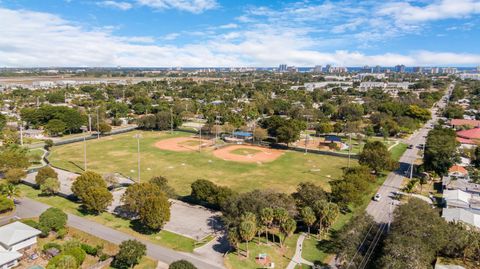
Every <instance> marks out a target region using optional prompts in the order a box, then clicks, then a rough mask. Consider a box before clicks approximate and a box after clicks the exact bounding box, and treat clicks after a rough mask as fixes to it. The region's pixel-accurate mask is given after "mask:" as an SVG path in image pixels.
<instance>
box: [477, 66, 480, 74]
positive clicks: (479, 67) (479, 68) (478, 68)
mask: <svg viewBox="0 0 480 269" xmlns="http://www.w3.org/2000/svg"><path fill="white" fill-rule="evenodd" d="M477 72H478V73H480V65H479V66H477Z"/></svg>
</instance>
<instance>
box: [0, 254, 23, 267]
mask: <svg viewBox="0 0 480 269" xmlns="http://www.w3.org/2000/svg"><path fill="white" fill-rule="evenodd" d="M21 257H22V254H20V253H19V252H17V251H0V266H2V265H5V264H7V263H9V262H12V261H14V260H18V259H20V258H21Z"/></svg>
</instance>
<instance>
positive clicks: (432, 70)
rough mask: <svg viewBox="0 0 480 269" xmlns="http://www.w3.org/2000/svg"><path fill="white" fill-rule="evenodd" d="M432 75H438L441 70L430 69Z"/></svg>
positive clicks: (436, 68)
mask: <svg viewBox="0 0 480 269" xmlns="http://www.w3.org/2000/svg"><path fill="white" fill-rule="evenodd" d="M430 73H431V74H438V73H440V68H438V67H432V68H431V69H430Z"/></svg>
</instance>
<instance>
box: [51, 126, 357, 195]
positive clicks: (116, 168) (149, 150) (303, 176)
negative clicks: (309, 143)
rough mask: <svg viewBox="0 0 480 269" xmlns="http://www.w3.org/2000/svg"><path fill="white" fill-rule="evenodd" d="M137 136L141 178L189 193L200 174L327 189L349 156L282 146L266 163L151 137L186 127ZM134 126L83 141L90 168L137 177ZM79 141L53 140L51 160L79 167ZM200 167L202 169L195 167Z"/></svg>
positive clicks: (242, 185) (237, 183)
mask: <svg viewBox="0 0 480 269" xmlns="http://www.w3.org/2000/svg"><path fill="white" fill-rule="evenodd" d="M140 133H141V134H142V137H143V138H142V139H141V140H140V148H141V169H142V171H141V172H142V173H141V174H142V180H148V179H150V178H151V177H152V176H158V175H162V176H165V177H167V178H168V180H169V183H170V185H171V186H172V187H173V188H174V189H175V190H176V191H177V192H178V194H180V195H187V194H189V193H190V184H191V183H192V182H193V181H195V180H196V179H199V178H203V179H208V180H211V181H213V182H214V183H216V184H219V185H222V186H228V187H231V188H232V189H234V190H237V191H250V190H253V189H258V188H271V189H275V190H278V191H281V192H287V193H290V192H293V191H294V190H295V188H296V186H297V185H298V183H300V182H303V181H308V182H313V183H315V184H317V185H319V186H321V187H323V188H324V189H325V190H327V191H328V190H329V189H330V187H329V184H328V182H329V181H330V180H333V179H338V178H339V177H340V176H341V174H342V169H341V168H343V167H345V166H347V162H348V160H347V159H346V158H341V157H333V156H327V155H318V154H307V155H304V154H303V153H301V152H295V151H285V153H284V154H283V155H282V156H281V157H280V158H278V159H277V160H275V161H273V162H270V163H264V164H256V163H253V164H252V163H237V162H232V161H224V160H220V159H218V158H216V157H215V156H213V154H212V152H211V150H210V149H204V150H202V152H196V151H192V152H174V151H166V150H160V149H158V148H156V147H155V146H154V144H155V142H157V141H159V140H161V139H167V138H172V137H179V136H190V135H191V134H190V133H184V132H175V133H174V134H170V133H169V132H154V131H143V132H140ZM134 134H135V133H134V132H129V133H124V134H119V135H115V136H109V137H103V138H101V139H99V140H90V141H87V157H88V167H89V169H91V170H93V171H96V172H99V173H101V174H104V173H111V172H119V173H121V174H123V175H125V176H130V177H132V178H136V175H137V171H136V169H137V168H136V167H137V143H136V140H135V138H133V135H134ZM83 146H84V145H83V142H79V143H74V144H68V145H63V146H55V147H53V149H52V152H51V155H50V156H49V160H50V161H51V163H52V164H53V165H54V166H57V167H60V168H63V169H67V170H70V171H73V172H82V170H81V167H83V156H84V155H83V154H84V151H83ZM199 168H201V169H199Z"/></svg>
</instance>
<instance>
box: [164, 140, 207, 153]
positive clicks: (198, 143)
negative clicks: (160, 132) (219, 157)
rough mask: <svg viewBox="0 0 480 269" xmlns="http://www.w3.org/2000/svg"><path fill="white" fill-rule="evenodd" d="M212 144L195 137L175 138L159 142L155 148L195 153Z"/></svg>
mask: <svg viewBox="0 0 480 269" xmlns="http://www.w3.org/2000/svg"><path fill="white" fill-rule="evenodd" d="M212 144H213V142H212V141H210V140H207V139H199V138H196V137H175V138H169V139H164V140H160V141H158V142H156V143H155V147H157V148H159V149H164V150H171V151H195V150H198V149H199V148H200V147H202V148H204V147H208V146H211V145H212Z"/></svg>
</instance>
